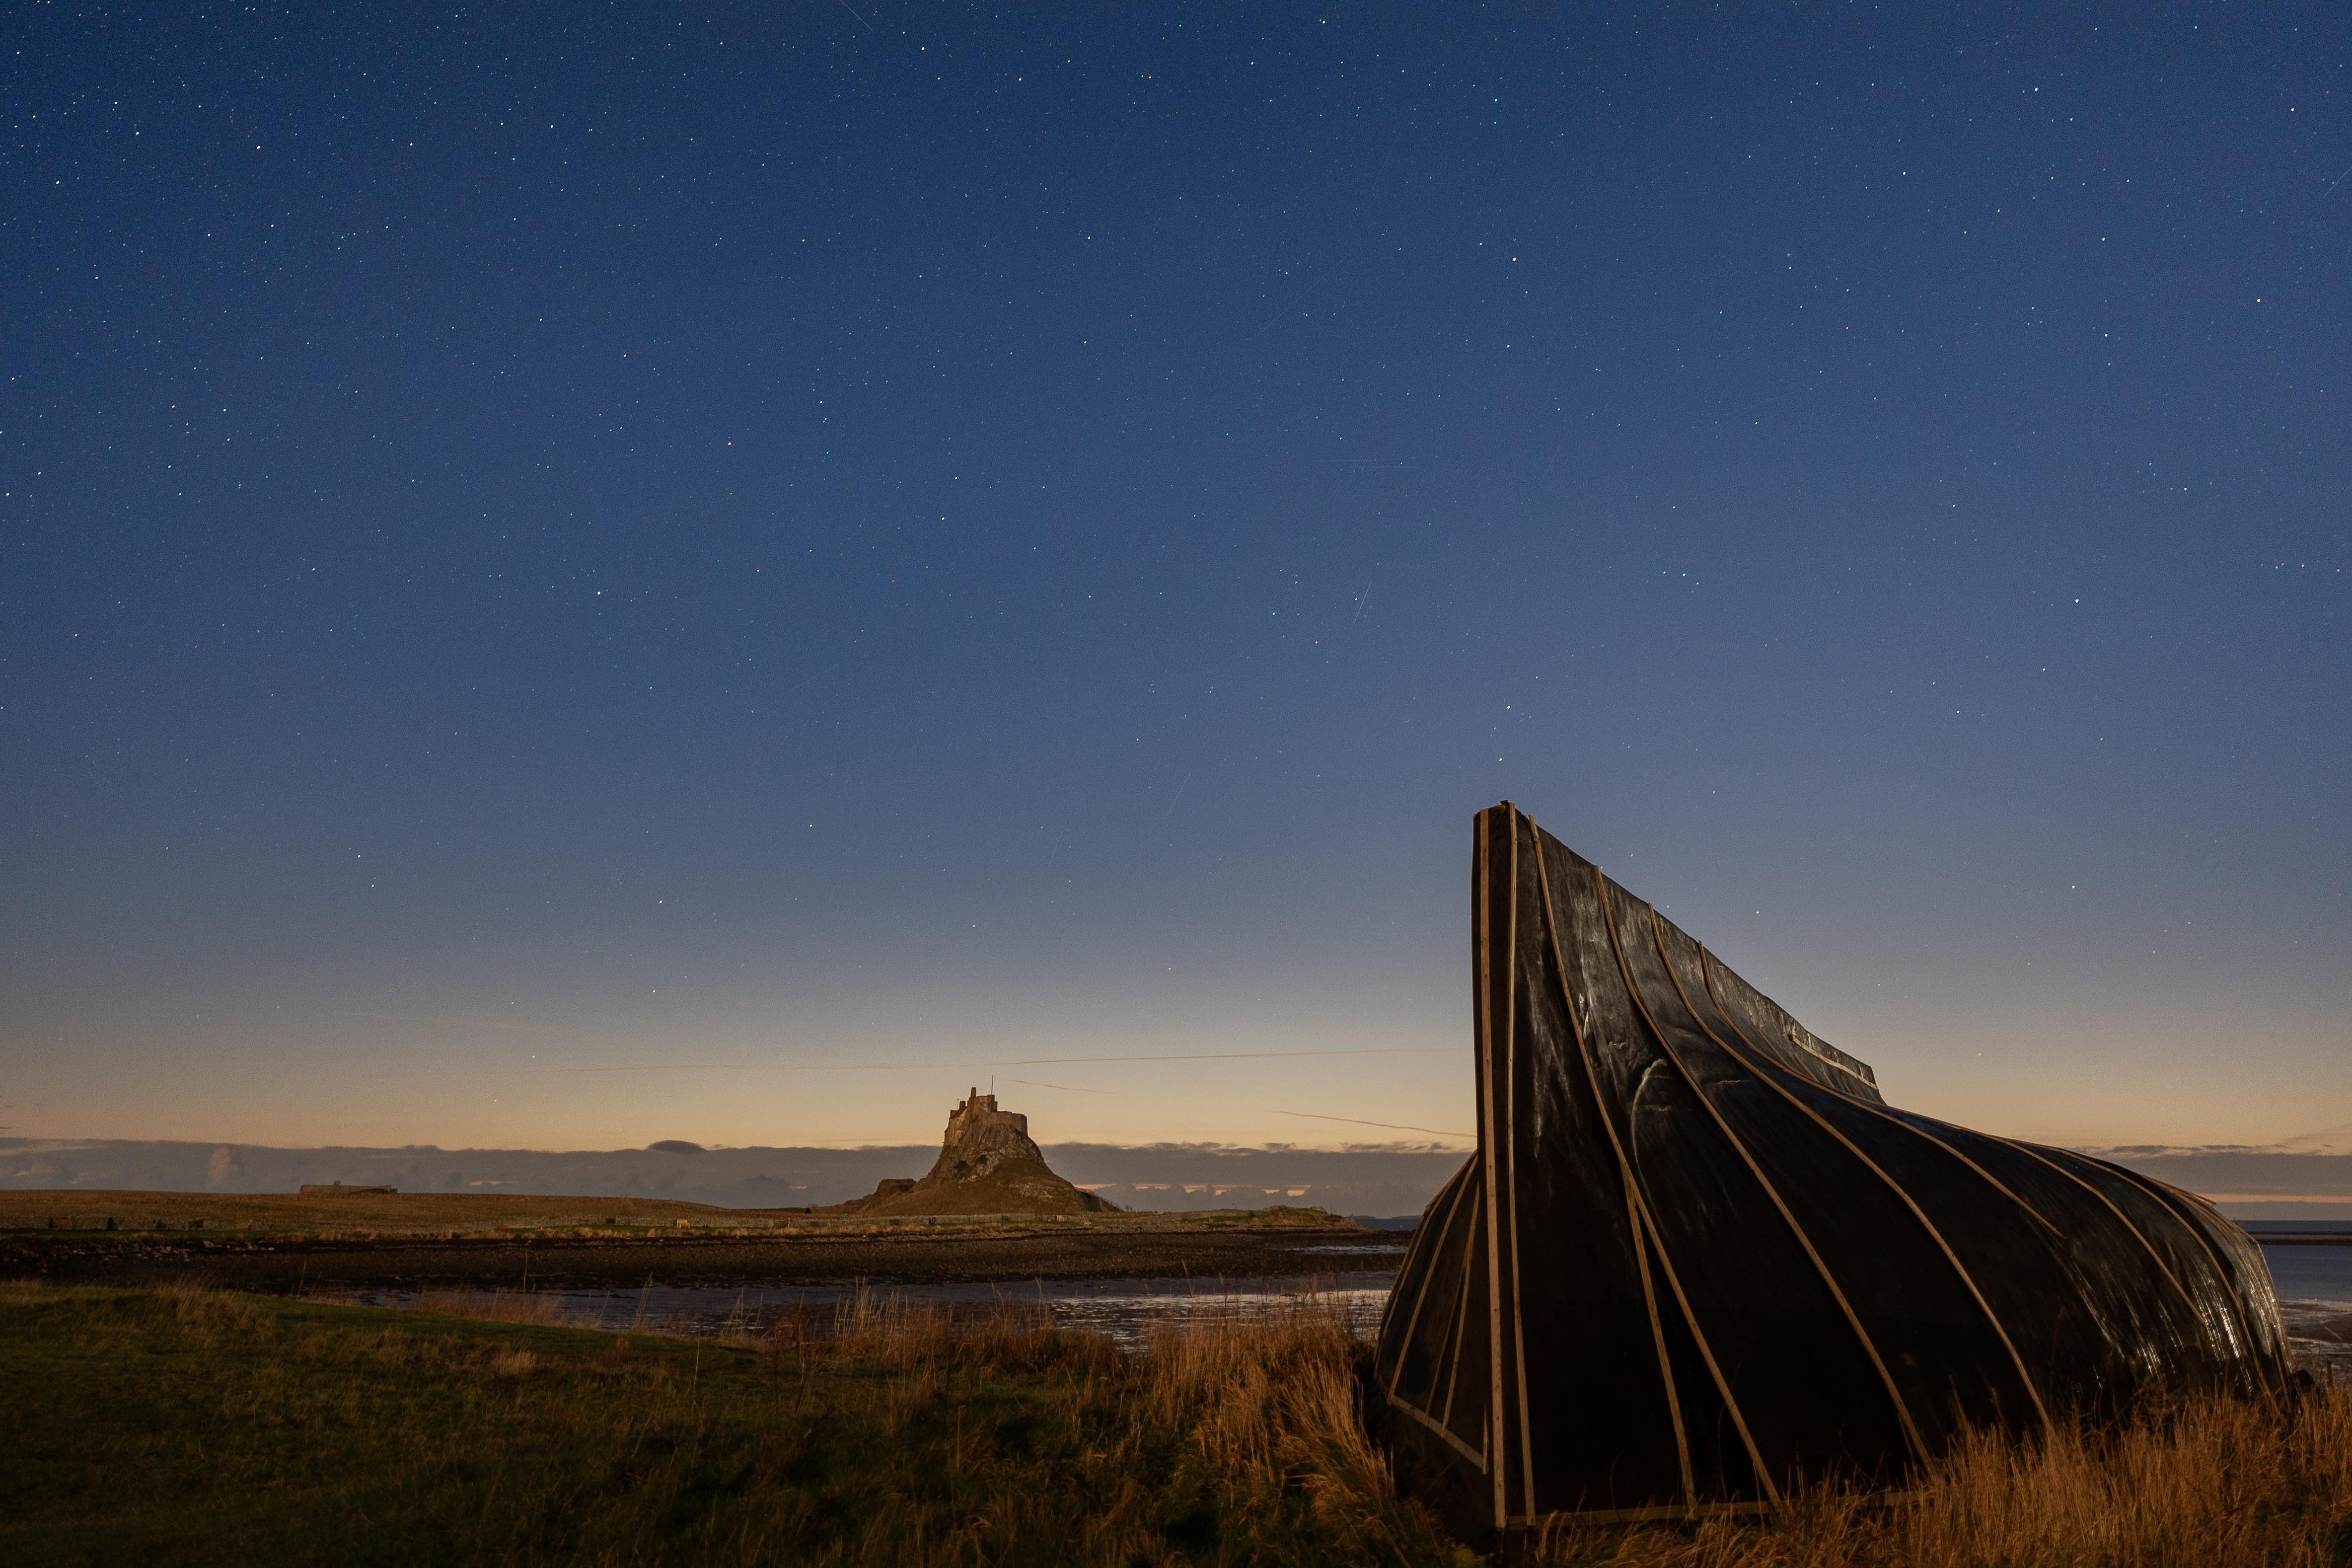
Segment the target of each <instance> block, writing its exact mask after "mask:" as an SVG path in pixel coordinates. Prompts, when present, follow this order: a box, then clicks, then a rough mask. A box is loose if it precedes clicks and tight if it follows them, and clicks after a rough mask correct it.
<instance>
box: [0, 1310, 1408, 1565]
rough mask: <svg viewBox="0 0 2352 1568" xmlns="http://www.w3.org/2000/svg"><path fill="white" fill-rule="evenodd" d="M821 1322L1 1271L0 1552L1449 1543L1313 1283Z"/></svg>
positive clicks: (63, 1557)
mask: <svg viewBox="0 0 2352 1568" xmlns="http://www.w3.org/2000/svg"><path fill="white" fill-rule="evenodd" d="M452 1304H457V1303H455V1302H453V1303H452ZM496 1310H498V1311H499V1312H502V1313H504V1314H506V1315H509V1316H521V1317H529V1316H531V1315H533V1313H532V1312H531V1310H530V1308H529V1307H528V1306H527V1305H525V1306H520V1307H518V1305H517V1304H516V1303H515V1302H514V1301H513V1300H512V1299H511V1298H509V1299H508V1301H505V1302H503V1303H501V1304H500V1306H499V1308H498V1309H496ZM812 1326H814V1325H812ZM824 1326H826V1327H831V1326H833V1325H824ZM838 1327H839V1328H840V1329H841V1330H842V1331H844V1332H842V1333H840V1334H839V1337H837V1338H827V1339H824V1340H822V1341H817V1342H815V1343H812V1342H811V1339H810V1337H809V1336H806V1335H803V1334H800V1333H794V1332H793V1330H792V1329H791V1328H790V1327H787V1328H786V1329H785V1330H784V1331H783V1332H782V1333H776V1334H772V1335H770V1336H768V1337H767V1338H766V1339H765V1340H764V1341H762V1342H761V1343H734V1344H713V1343H693V1342H688V1341H682V1340H677V1339H670V1338H666V1337H658V1336H648V1335H628V1336H619V1337H616V1336H613V1335H608V1334H603V1333H593V1332H590V1331H584V1330H578V1329H571V1328H564V1327H558V1326H553V1325H551V1324H545V1323H536V1322H482V1321H477V1320H473V1319H468V1318H460V1317H456V1316H451V1315H446V1314H436V1313H431V1312H389V1311H383V1310H378V1309H368V1308H353V1307H338V1306H331V1305H325V1304H320V1303H312V1302H302V1301H283V1300H275V1299H268V1298H260V1297H252V1296H240V1295H229V1294H225V1293H214V1292H207V1291H187V1290H184V1291H161V1292H142V1291H103V1290H94V1289H65V1288H58V1287H30V1288H27V1287H0V1386H5V1387H6V1388H7V1389H8V1390H9V1391H10V1396H11V1398H10V1406H11V1415H12V1416H13V1417H14V1420H13V1422H12V1426H13V1427H14V1430H13V1432H12V1434H11V1440H10V1441H8V1442H6V1443H0V1496H5V1497H6V1498H7V1499H8V1500H9V1502H10V1506H9V1508H8V1509H7V1510H5V1511H0V1561H5V1562H8V1563H121V1562H125V1561H139V1560H142V1559H144V1560H153V1561H169V1562H173V1563H252V1562H270V1563H291V1562H331V1563H402V1564H415V1563H441V1562H476V1561H496V1562H533V1561H537V1562H549V1563H574V1562H584V1563H739V1562H740V1563H755V1562H819V1563H981V1562H987V1563H1072V1562H1101V1563H1151V1562H1174V1561H1192V1562H1203V1563H1206V1562H1265V1563H1310V1562H1355V1561H1381V1560H1383V1559H1385V1560H1387V1561H1391V1562H1442V1561H1444V1560H1445V1559H1446V1557H1447V1556H1448V1555H1449V1553H1448V1552H1446V1550H1445V1547H1444V1542H1443V1541H1442V1538H1441V1537H1440V1536H1439V1535H1438V1534H1437V1532H1436V1531H1435V1528H1434V1526H1433V1524H1432V1523H1431V1522H1430V1521H1429V1520H1428V1519H1427V1516H1426V1515H1424V1514H1423V1513H1421V1512H1420V1511H1418V1510H1417V1509H1415V1508H1413V1507H1412V1505H1409V1504H1401V1503H1399V1502H1398V1501H1396V1500H1395V1499H1394V1498H1393V1496H1392V1495H1391V1492H1390V1490H1389V1488H1388V1485H1387V1475H1386V1471H1385V1469H1384V1468H1383V1467H1382V1465H1381V1461H1380V1459H1379V1458H1378V1456H1377V1455H1376V1454H1374V1453H1373V1451H1372V1450H1371V1449H1370V1447H1369V1446H1368V1445H1367V1444H1366V1443H1365V1441H1364V1438H1363V1436H1362V1432H1361V1429H1360V1427H1359V1426H1358V1424H1357V1422H1356V1419H1355V1416H1354V1406H1353V1397H1354V1383H1353V1365H1354V1361H1355V1357H1356V1352H1355V1350H1354V1347H1353V1346H1352V1345H1351V1344H1350V1343H1349V1341H1348V1340H1347V1338H1346V1336H1345V1334H1344V1333H1341V1332H1340V1331H1339V1329H1338V1328H1337V1327H1336V1326H1335V1325H1334V1324H1333V1323H1332V1322H1330V1321H1329V1320H1328V1319H1325V1318H1321V1317H1318V1316H1317V1315H1315V1314H1313V1313H1302V1314H1298V1315H1295V1316H1292V1317H1289V1318H1286V1319H1285V1320H1284V1321H1282V1322H1279V1323H1273V1324H1267V1325H1264V1326H1261V1327H1258V1328H1255V1329H1249V1330H1234V1331H1227V1332H1214V1331H1212V1332H1205V1333H1193V1334H1188V1335H1185V1336H1183V1337H1181V1338H1180V1339H1174V1340H1171V1341H1169V1342H1167V1343H1164V1344H1163V1345H1162V1346H1161V1347H1160V1352H1159V1353H1158V1354H1153V1355H1150V1356H1146V1357H1134V1358H1130V1357H1128V1356H1125V1355H1122V1354H1120V1353H1119V1352H1118V1350H1117V1349H1115V1348H1114V1347H1113V1346H1112V1345H1111V1344H1110V1343H1108V1341H1105V1340H1103V1339H1100V1338H1098V1337H1096V1336H1091V1335H1082V1334H1076V1333H1066V1332H1063V1331H1059V1330H1055V1329H1054V1328H1052V1327H1051V1326H1049V1325H1046V1324H1044V1323H1041V1322H1037V1321H1036V1320H1034V1319H1029V1318H1024V1317H1021V1316H1019V1315H1003V1314H1000V1315H996V1316H992V1318H990V1319H988V1320H986V1321H983V1322H965V1323H956V1322H950V1320H948V1319H946V1318H944V1317H942V1316H940V1315H939V1314H936V1313H929V1312H889V1311H887V1310H885V1309H882V1308H880V1307H877V1306H875V1305H871V1304H869V1306H868V1309H867V1311H866V1312H865V1313H864V1314H863V1315H861V1316H855V1317H853V1318H852V1319H850V1321H847V1322H844V1323H841V1324H840V1325H838Z"/></svg>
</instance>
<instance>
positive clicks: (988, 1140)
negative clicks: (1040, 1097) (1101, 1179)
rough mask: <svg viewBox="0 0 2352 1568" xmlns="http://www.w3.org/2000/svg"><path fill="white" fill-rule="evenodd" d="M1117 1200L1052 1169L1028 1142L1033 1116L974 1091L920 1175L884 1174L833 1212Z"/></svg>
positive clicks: (1073, 1205) (1088, 1204)
mask: <svg viewBox="0 0 2352 1568" xmlns="http://www.w3.org/2000/svg"><path fill="white" fill-rule="evenodd" d="M1113 1207H1114V1206H1113V1205H1111V1204H1108V1203H1106V1202H1104V1201H1103V1200H1102V1199H1101V1198H1099V1197H1096V1196H1095V1195H1094V1194H1093V1193H1090V1192H1084V1191H1081V1190H1080V1189H1079V1188H1077V1187H1075V1186H1071V1185H1070V1184H1069V1183H1068V1182H1066V1181H1064V1180H1063V1179H1062V1178H1061V1177H1060V1176H1055V1174H1054V1172H1053V1169H1052V1167H1050V1166H1047V1165H1046V1164H1045V1155H1044V1154H1043V1153H1042V1152H1041V1151H1040V1150H1039V1149H1038V1147H1037V1145H1035V1144H1034V1143H1033V1142H1031V1141H1030V1137H1029V1118H1028V1117H1026V1116H1024V1115H1022V1114H1020V1113H1018V1112H1013V1111H1000V1110H998V1109H997V1108H996V1096H995V1095H993V1094H982V1092H980V1091H979V1090H977V1089H974V1090H973V1091H972V1092H971V1098H969V1099H967V1100H966V1101H964V1103H962V1104H961V1105H958V1106H957V1107H956V1108H955V1109H954V1110H953V1111H951V1112H950V1113H949V1114H948V1130H947V1135H946V1137H944V1138H943V1139H941V1140H940V1157H939V1158H938V1159H937V1160H936V1161H934V1162H933V1163H932V1166H931V1168H930V1173H929V1175H927V1176H923V1177H921V1178H920V1179H919V1180H909V1179H907V1178H903V1177H898V1178H893V1179H891V1180H888V1181H885V1182H884V1183H883V1184H882V1185H881V1186H877V1187H876V1188H875V1189H874V1191H873V1193H872V1194H871V1195H870V1196H869V1197H860V1198H855V1199H852V1200H851V1201H850V1202H848V1203H845V1204H840V1205H837V1206H835V1207H833V1208H830V1209H826V1210H823V1211H821V1212H824V1213H832V1214H1101V1213H1106V1212H1108V1211H1109V1210H1110V1209H1112V1208H1113Z"/></svg>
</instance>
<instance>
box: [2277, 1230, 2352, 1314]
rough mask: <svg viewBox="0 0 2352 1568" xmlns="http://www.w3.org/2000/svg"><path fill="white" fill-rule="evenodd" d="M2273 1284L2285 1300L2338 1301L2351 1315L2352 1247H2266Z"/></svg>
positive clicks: (2280, 1297)
mask: <svg viewBox="0 0 2352 1568" xmlns="http://www.w3.org/2000/svg"><path fill="white" fill-rule="evenodd" d="M2263 1261H2264V1262H2266V1263H2268V1264H2269V1265H2270V1266H2271V1283H2272V1284H2273V1286H2274V1287H2276V1289H2277V1291H2278V1293H2279V1300H2280V1301H2336V1302H2339V1303H2341V1304H2342V1306H2343V1308H2344V1310H2345V1311H2347V1312H2352V1246H2328V1245H2321V1246H2302V1247H2280V1246H2274V1245H2273V1246H2266V1247H2264V1248H2263Z"/></svg>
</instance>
